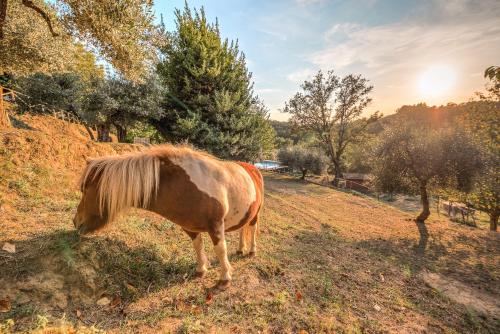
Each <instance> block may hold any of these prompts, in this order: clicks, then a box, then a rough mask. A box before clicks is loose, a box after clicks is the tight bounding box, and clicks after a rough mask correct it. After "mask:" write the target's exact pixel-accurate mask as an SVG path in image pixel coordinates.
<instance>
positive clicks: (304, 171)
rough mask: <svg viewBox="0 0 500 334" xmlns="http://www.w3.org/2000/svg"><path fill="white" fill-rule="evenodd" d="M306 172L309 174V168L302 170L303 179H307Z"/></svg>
mask: <svg viewBox="0 0 500 334" xmlns="http://www.w3.org/2000/svg"><path fill="white" fill-rule="evenodd" d="M306 174H307V169H303V170H302V177H301V178H300V179H301V180H305V179H306Z"/></svg>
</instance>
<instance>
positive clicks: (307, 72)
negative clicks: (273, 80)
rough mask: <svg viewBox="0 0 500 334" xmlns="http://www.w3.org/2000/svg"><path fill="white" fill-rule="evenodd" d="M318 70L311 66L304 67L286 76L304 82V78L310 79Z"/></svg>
mask: <svg viewBox="0 0 500 334" xmlns="http://www.w3.org/2000/svg"><path fill="white" fill-rule="evenodd" d="M314 74H316V71H315V70H313V69H311V68H304V69H300V70H297V71H294V72H292V73H290V74H288V75H287V76H286V78H287V79H288V80H290V81H292V82H295V83H302V82H304V80H307V79H310V78H311V77H312V76H313V75H314Z"/></svg>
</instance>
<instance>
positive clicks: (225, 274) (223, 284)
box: [208, 222, 232, 289]
mask: <svg viewBox="0 0 500 334" xmlns="http://www.w3.org/2000/svg"><path fill="white" fill-rule="evenodd" d="M208 233H209V235H210V238H211V239H212V242H213V244H214V250H215V254H216V255H217V258H218V259H219V264H220V266H221V275H220V280H219V282H218V283H217V287H218V288H220V289H226V288H227V287H229V285H230V283H231V279H232V278H231V271H232V268H231V264H230V263H229V259H228V258H227V245H226V239H225V236H224V223H222V222H221V223H217V224H215V226H214V228H213V229H212V231H210V232H208Z"/></svg>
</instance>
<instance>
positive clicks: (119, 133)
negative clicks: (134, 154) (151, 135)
mask: <svg viewBox="0 0 500 334" xmlns="http://www.w3.org/2000/svg"><path fill="white" fill-rule="evenodd" d="M115 128H116V137H118V142H119V143H125V142H126V141H127V128H125V127H124V126H121V125H119V124H115Z"/></svg>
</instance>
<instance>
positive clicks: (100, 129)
mask: <svg viewBox="0 0 500 334" xmlns="http://www.w3.org/2000/svg"><path fill="white" fill-rule="evenodd" d="M109 128H110V126H109V124H99V125H98V126H97V141H100V142H107V143H109V142H111V137H110V135H109Z"/></svg>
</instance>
